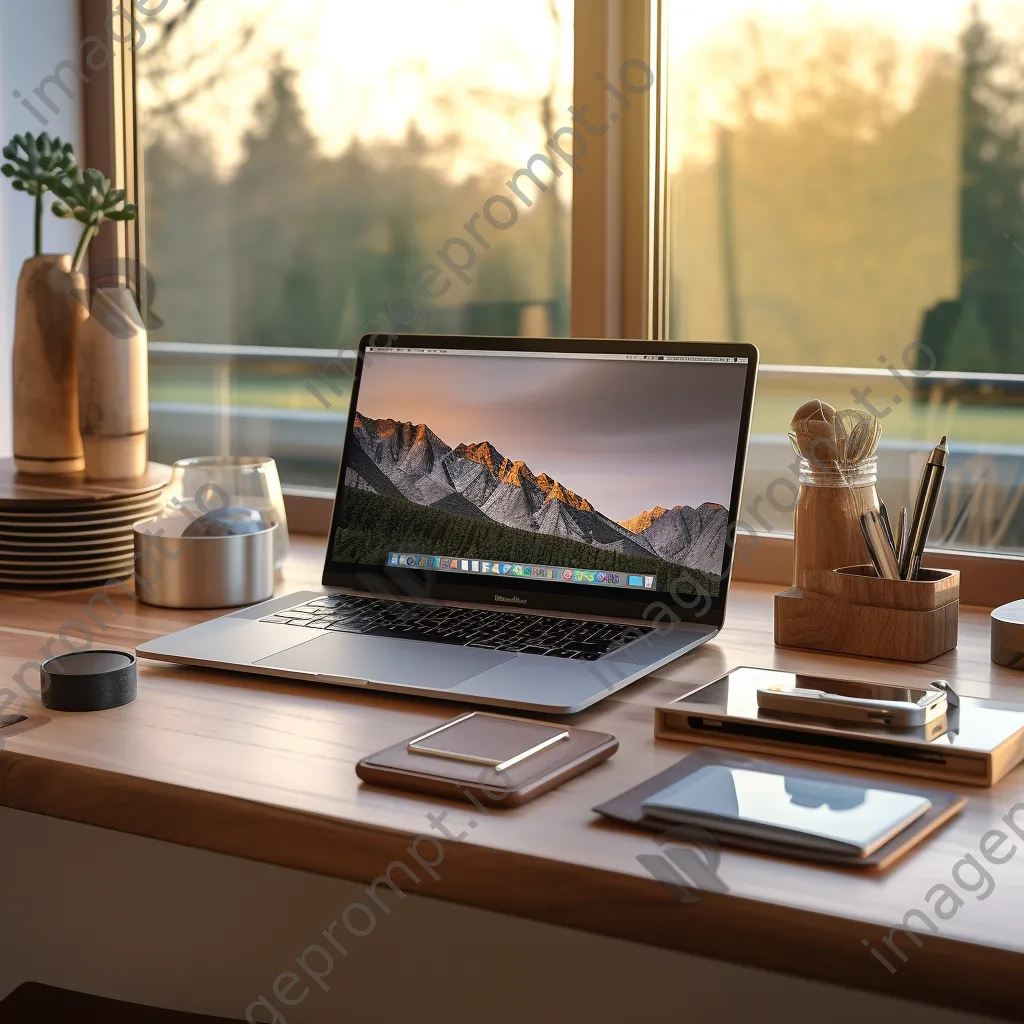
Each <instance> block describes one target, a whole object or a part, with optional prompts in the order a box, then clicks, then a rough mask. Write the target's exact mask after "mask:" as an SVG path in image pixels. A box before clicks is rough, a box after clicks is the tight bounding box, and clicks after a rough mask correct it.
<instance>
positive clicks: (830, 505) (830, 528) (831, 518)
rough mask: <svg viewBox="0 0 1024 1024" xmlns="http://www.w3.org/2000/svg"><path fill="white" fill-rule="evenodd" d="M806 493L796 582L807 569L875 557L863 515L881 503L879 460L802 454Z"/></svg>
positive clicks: (798, 523) (797, 524) (797, 522)
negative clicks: (818, 459)
mask: <svg viewBox="0 0 1024 1024" xmlns="http://www.w3.org/2000/svg"><path fill="white" fill-rule="evenodd" d="M799 479H800V494H799V496H798V497H797V502H796V515H795V518H794V523H793V532H794V535H795V536H794V543H793V551H794V556H793V562H794V565H793V585H794V586H797V587H800V586H803V572H804V570H805V569H839V568H841V567H843V566H848V565H864V564H866V563H869V562H870V556H869V555H868V549H867V545H866V544H865V543H864V535H863V534H862V533H861V529H860V517H861V516H862V515H863V514H864V513H865V512H867V511H868V510H869V509H877V508H878V494H877V492H876V491H875V483H876V481H877V480H878V462H877V459H876V458H875V457H874V456H872V457H871V458H869V459H865V460H864V461H863V462H858V463H855V464H853V465H850V466H843V467H842V468H840V467H839V466H837V465H831V466H826V465H821V464H817V463H814V462H812V461H811V460H810V459H806V458H802V459H801V460H800V476H799Z"/></svg>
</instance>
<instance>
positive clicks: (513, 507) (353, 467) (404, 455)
mask: <svg viewBox="0 0 1024 1024" xmlns="http://www.w3.org/2000/svg"><path fill="white" fill-rule="evenodd" d="M346 461H347V471H346V476H345V481H344V482H345V490H346V492H348V493H347V494H346V496H345V500H346V520H347V521H348V522H349V523H350V524H351V525H353V526H354V525H355V524H354V523H352V520H351V517H350V513H351V512H353V511H354V510H355V506H360V507H362V508H363V510H364V512H365V513H369V511H370V507H371V506H370V505H367V503H366V501H367V498H368V495H367V494H366V493H365V492H371V493H372V494H374V495H377V496H379V497H380V498H383V499H390V500H389V501H384V502H374V503H372V507H373V509H374V512H373V514H374V515H381V514H388V513H387V511H386V510H390V512H391V513H393V514H394V513H398V512H399V509H397V508H395V504H394V503H395V502H399V503H400V505H404V504H405V503H408V502H411V503H412V504H414V505H416V506H419V507H420V508H421V509H424V510H426V509H429V510H430V511H431V513H438V514H440V515H441V516H442V517H443V518H438V517H437V516H434V515H431V516H430V521H431V523H432V524H434V527H433V529H432V530H431V531H430V532H431V533H432V534H436V532H437V530H438V529H440V528H442V527H445V528H447V527H458V526H459V525H461V526H462V532H460V533H458V536H459V537H464V536H465V537H467V538H468V537H469V536H470V535H472V534H473V533H474V531H473V530H472V529H469V528H470V527H471V526H472V525H473V522H472V521H475V523H476V525H477V526H478V527H480V528H485V527H488V528H489V527H490V526H491V524H497V526H499V527H504V528H506V529H507V530H509V531H513V534H508V535H506V534H505V533H504V531H502V535H501V539H500V540H499V539H498V536H497V535H494V539H495V541H496V542H497V543H500V544H502V545H503V546H502V547H498V548H496V549H494V550H491V551H480V552H478V551H475V550H474V551H467V550H454V549H452V548H448V549H446V550H443V551H442V550H438V551H436V553H438V554H454V555H459V557H475V556H478V555H479V556H480V557H485V558H487V557H490V558H507V559H510V560H516V561H534V562H537V563H545V562H546V563H547V564H561V565H571V566H579V567H580V568H589V567H591V566H589V565H586V564H584V563H581V562H580V561H579V559H580V558H583V557H585V556H586V555H587V554H589V555H590V557H589V558H588V559H587V560H588V561H593V560H594V558H593V556H594V555H595V554H599V557H598V558H597V562H601V563H602V564H601V565H598V564H595V565H594V566H593V567H594V568H601V567H606V568H622V569H624V570H626V571H635V572H652V571H657V572H658V575H659V586H661V585H662V584H663V581H665V573H666V572H672V570H673V569H675V575H676V576H678V575H679V573H678V568H680V567H681V568H686V569H690V570H693V571H695V572H696V573H697V574H698V575H700V576H702V577H703V576H704V574H708V576H709V577H714V576H715V575H716V574H718V573H720V572H721V569H722V563H723V559H724V556H725V542H726V535H727V527H728V518H729V513H728V510H727V509H726V508H724V507H723V506H722V505H719V504H716V503H713V502H705V503H704V504H702V505H700V506H699V507H697V508H691V507H690V506H679V505H677V506H675V507H674V508H663V507H662V506H660V505H659V506H655V507H654V508H651V509H647V510H639V511H638V512H637V514H636V515H634V516H633V517H632V518H630V519H627V520H624V521H622V522H616V521H615V520H613V519H611V518H609V517H608V516H606V515H603V514H602V513H601V511H600V510H599V509H596V508H594V506H593V505H592V504H591V502H590V501H589V500H588V499H587V498H586V496H585V495H580V494H577V493H575V492H574V491H572V490H571V489H570V488H569V487H568V486H566V485H565V484H564V483H562V482H560V481H558V480H554V479H552V478H551V477H550V476H548V475H547V474H546V473H543V472H542V473H540V474H534V473H533V471H532V470H531V469H530V467H529V466H527V465H526V464H525V463H524V462H522V461H517V460H515V459H512V458H509V457H507V456H506V455H504V454H503V453H501V452H499V451H498V450H497V449H496V448H495V447H494V445H493V444H491V443H490V442H489V441H481V442H479V443H477V444H458V445H456V446H455V447H454V448H452V447H451V446H449V445H448V444H446V443H445V441H443V440H442V439H441V438H440V437H438V436H437V434H435V433H434V431H432V430H431V429H430V427H429V426H428V425H426V424H423V423H419V424H413V423H408V422H400V421H396V420H393V419H371V418H369V417H366V416H363V415H360V414H359V413H358V412H357V413H356V414H355V418H354V421H353V427H352V446H351V450H350V452H349V453H348V457H347V460H346ZM357 492H362V493H357ZM360 500H362V503H361V505H360ZM350 505H351V506H352V508H350V507H349V506H350ZM409 511H411V510H409ZM448 517H457V519H458V520H462V521H467V520H468V521H470V522H462V523H461V524H459V523H454V524H453V523H452V522H450V521H449V519H448ZM407 529H408V527H406V530H407ZM467 530H468V533H467V532H466V531H467ZM347 532H349V531H347V530H341V531H339V534H343V533H347ZM476 532H477V533H479V530H477V531H476ZM381 533H382V536H381V541H382V543H383V544H384V548H385V549H386V548H387V546H388V545H387V542H386V538H385V536H384V534H385V533H386V531H381ZM514 534H526V535H528V538H517V537H515V536H514ZM392 536H395V535H392ZM427 539H429V538H427ZM523 539H529V540H530V541H532V543H531V544H530V545H529V546H528V548H526V550H527V551H529V552H537V554H536V555H531V554H526V555H525V556H523V555H517V554H515V553H513V551H512V550H509V549H508V545H509V544H514V547H515V548H516V549H518V550H523V548H522V546H521V544H520V543H516V541H517V540H523ZM440 540H441V538H440V537H436V538H435V543H437V542H439V541H440ZM542 541H543V542H545V543H540V542H542ZM554 541H562V542H564V543H562V544H561V545H557V544H552V543H551V542H554ZM450 542H451V541H450V540H449V543H450ZM345 543H346V542H345V539H344V538H343V537H341V536H339V538H338V539H337V542H336V550H335V557H337V558H339V560H343V561H363V558H353V557H351V556H352V555H353V554H355V552H353V551H349V552H347V553H346V552H345V551H344V550H343V548H344V546H345ZM339 547H340V548H342V550H339ZM588 549H589V551H588ZM595 549H596V550H595ZM406 550H420V551H422V553H426V552H427V551H428V550H431V549H429V548H422V549H415V548H413V547H412V546H410V547H407V548H406ZM541 552H547V553H548V555H549V556H550V555H552V554H560V555H564V556H565V557H560V558H553V557H547V558H544V557H540V553H541ZM370 553H371V552H369V551H364V552H363V557H365V556H366V555H368V554H370ZM381 553H384V552H381ZM432 553H435V552H432ZM571 556H575V558H576V560H575V561H574V559H573V557H571ZM612 556H614V559H613V557H612ZM371 561H374V562H376V561H379V559H378V558H373V559H371ZM613 562H614V564H613ZM364 564H365V563H364ZM708 582H709V585H710V587H711V589H712V592H713V593H717V586H716V585H715V581H714V580H713V579H711V580H709V581H708Z"/></svg>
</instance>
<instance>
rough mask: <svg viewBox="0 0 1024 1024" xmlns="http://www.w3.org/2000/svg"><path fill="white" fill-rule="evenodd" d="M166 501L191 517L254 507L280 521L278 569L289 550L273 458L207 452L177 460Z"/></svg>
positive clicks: (276, 553)
mask: <svg viewBox="0 0 1024 1024" xmlns="http://www.w3.org/2000/svg"><path fill="white" fill-rule="evenodd" d="M164 504H165V507H166V509H167V511H168V512H172V511H179V512H184V513H185V514H186V515H188V516H190V517H195V516H200V515H205V514H206V513H207V512H212V511H213V510H215V509H222V508H227V507H229V506H239V507H241V508H253V509H256V510H257V511H258V512H261V513H262V514H263V517H264V518H265V519H266V520H268V521H271V522H274V523H276V524H277V529H276V530H275V531H274V569H275V570H277V571H278V572H279V571H280V569H281V566H282V565H284V560H285V556H286V555H287V554H288V519H287V517H286V516H285V511H284V495H283V494H282V493H281V478H280V477H279V476H278V473H277V463H276V462H274V460H273V459H269V458H253V457H246V456H241V455H235V456H232V455H225V456H222V455H205V456H201V457H199V458H195V459H180V460H179V461H178V462H176V463H175V464H174V468H173V470H172V472H171V482H170V485H169V486H168V489H167V494H166V497H165V499H164Z"/></svg>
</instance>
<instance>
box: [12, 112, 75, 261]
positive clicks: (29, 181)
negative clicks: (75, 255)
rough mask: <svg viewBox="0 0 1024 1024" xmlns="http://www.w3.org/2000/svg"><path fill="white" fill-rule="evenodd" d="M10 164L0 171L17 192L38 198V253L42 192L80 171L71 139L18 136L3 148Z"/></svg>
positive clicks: (37, 247)
mask: <svg viewBox="0 0 1024 1024" xmlns="http://www.w3.org/2000/svg"><path fill="white" fill-rule="evenodd" d="M3 155H4V159H5V160H8V161H10V162H9V163H5V164H3V166H0V173H2V174H3V176H4V177H5V178H10V179H11V185H12V186H13V187H14V188H15V189H16V190H17V191H18V192H26V193H28V195H30V196H33V197H34V198H35V201H36V216H35V253H36V255H37V256H38V255H40V254H41V253H42V251H43V195H44V194H45V193H47V192H58V191H59V189H60V187H61V185H62V183H63V182H64V181H65V180H66V179H67V178H69V177H71V176H72V175H74V174H75V173H76V172H77V170H78V161H77V160H76V159H75V153H74V149H73V147H72V145H71V143H70V142H62V141H61V140H60V138H59V137H58V138H55V139H51V138H50V136H49V135H47V133H46V132H42V133H41V134H40V135H37V136H36V135H32V134H31V133H29V132H26V133H25V134H24V135H15V136H14V138H13V139H11V141H10V142H9V143H8V144H7V145H6V146H4V148H3Z"/></svg>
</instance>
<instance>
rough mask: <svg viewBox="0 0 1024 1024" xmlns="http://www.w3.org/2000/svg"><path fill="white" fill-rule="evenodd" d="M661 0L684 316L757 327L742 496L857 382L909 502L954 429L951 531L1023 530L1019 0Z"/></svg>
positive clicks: (787, 472) (1000, 545)
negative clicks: (826, 405) (808, 416)
mask: <svg viewBox="0 0 1024 1024" xmlns="http://www.w3.org/2000/svg"><path fill="white" fill-rule="evenodd" d="M666 2H667V5H668V15H669V17H668V26H669V28H668V54H669V58H668V59H669V79H668V89H669V104H668V122H667V133H668V160H669V169H668V170H669V180H670V207H669V210H670V213H669V218H670V219H669V225H668V249H669V267H670V287H669V298H668V322H669V336H670V337H673V338H677V339H720V338H725V339H741V340H745V341H752V342H754V343H755V344H757V345H758V347H759V348H760V349H761V353H762V360H763V363H764V366H763V369H762V372H761V375H760V379H759V382H758V399H757V403H756V407H755V411H754V417H755V418H754V426H753V437H752V442H751V450H750V460H749V467H750V468H749V472H748V478H747V485H746V501H745V504H747V503H748V502H750V501H751V500H752V499H754V498H755V497H756V496H758V495H765V494H766V492H767V491H768V490H769V489H770V488H771V487H772V483H773V481H777V480H779V479H783V480H788V481H791V482H793V481H794V480H795V478H794V471H793V468H792V465H793V462H794V458H793V455H792V453H791V451H790V448H789V446H788V444H787V441H786V432H787V429H788V425H789V420H790V417H791V416H792V413H793V412H794V411H795V409H796V407H797V406H798V405H800V404H801V403H802V402H803V401H805V400H806V399H808V398H811V397H814V398H822V399H825V400H826V401H828V402H830V403H831V404H833V405H835V406H836V407H837V408H843V407H849V406H856V405H858V404H859V405H860V406H861V407H863V408H866V409H874V410H877V414H878V415H879V416H880V417H881V419H882V424H883V429H884V434H883V439H882V445H881V448H880V450H879V484H878V489H879V493H880V495H881V496H882V497H883V498H884V500H885V501H886V502H887V503H888V505H889V507H890V509H891V508H893V507H898V506H899V505H904V504H909V503H911V502H912V500H913V497H914V492H915V491H916V487H917V480H918V477H919V474H920V467H921V464H922V463H923V460H924V458H925V455H926V452H927V451H928V450H930V448H931V447H932V445H934V444H935V443H936V442H937V441H938V439H939V437H940V436H941V435H942V434H948V435H949V438H950V441H951V448H952V453H953V455H952V459H951V464H950V465H951V468H950V470H949V472H948V474H947V478H946V483H945V486H944V488H943V493H942V499H941V508H940V510H939V513H938V517H937V520H936V523H935V527H934V529H933V534H932V544H933V546H937V545H946V546H953V547H963V548H969V549H975V548H976V549H1008V550H1013V551H1021V550H1022V549H1024V505H1022V503H1021V497H1022V495H1024V459H1022V458H1021V456H1022V454H1024V446H1022V442H1021V436H1022V426H1024V407H1022V401H1024V78H1022V76H1021V73H1020V66H1021V58H1022V56H1024V2H1020V0H985V2H982V3H980V4H973V3H971V2H970V0H927V2H925V0H913V2H903V3H892V2H891V0H813V2H812V0H721V2H719V3H716V4H713V5H700V4H693V3H688V2H686V0H666ZM792 493H793V491H792V490H791V489H790V488H788V487H786V486H782V485H778V486H776V487H775V488H774V489H773V490H772V493H771V494H770V495H769V500H768V501H762V502H761V503H760V506H759V507H760V514H761V515H763V516H765V517H766V519H767V522H768V524H769V525H770V527H771V530H772V531H778V532H785V531H788V530H791V523H792V518H791V515H790V512H791V495H792ZM773 499H774V500H773ZM747 507H749V505H748V506H747Z"/></svg>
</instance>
